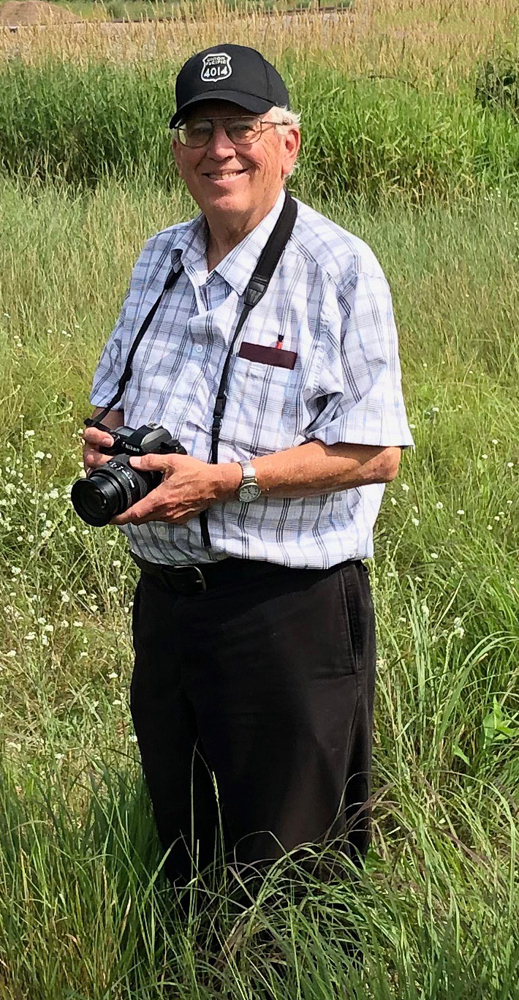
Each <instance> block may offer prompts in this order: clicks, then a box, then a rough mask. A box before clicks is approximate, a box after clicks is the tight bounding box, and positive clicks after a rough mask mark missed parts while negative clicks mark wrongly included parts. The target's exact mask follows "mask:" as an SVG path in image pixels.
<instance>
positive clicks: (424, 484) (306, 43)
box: [0, 0, 519, 1000]
mask: <svg viewBox="0 0 519 1000" xmlns="http://www.w3.org/2000/svg"><path fill="white" fill-rule="evenodd" d="M186 10H187V8H184V11H186ZM356 11H357V18H358V20H357V22H356V25H355V23H354V22H353V23H349V26H348V27H346V22H341V24H340V25H336V26H335V34H334V35H333V37H332V33H331V28H330V27H329V26H328V27H327V26H326V22H322V21H321V22H318V21H317V20H313V17H314V16H313V15H312V14H309V15H308V18H307V19H306V20H304V19H303V20H302V21H301V22H298V27H297V28H296V27H295V26H294V27H293V30H292V29H291V31H290V33H288V32H287V31H286V27H285V28H283V23H282V21H281V19H280V20H279V22H278V21H275V23H274V22H272V21H271V22H270V23H271V28H270V29H269V31H270V34H269V35H268V39H267V36H266V35H265V31H266V29H265V28H264V27H262V22H261V19H260V18H259V17H257V18H255V17H254V16H252V15H251V18H250V19H249V22H248V29H247V30H248V32H249V35H248V36H246V35H245V30H246V29H245V27H244V25H243V22H240V21H237V20H236V19H235V20H234V21H233V20H232V19H231V18H230V15H229V14H228V12H226V11H224V10H223V8H222V7H217V8H209V7H207V8H205V9H204V12H203V13H204V17H205V20H204V19H203V18H200V21H199V22H198V23H197V24H196V25H193V24H192V25H191V27H192V29H193V30H192V39H191V41H189V39H188V30H189V27H190V25H189V23H188V19H187V16H186V17H184V20H182V19H179V21H178V26H177V27H178V32H177V43H178V45H177V50H176V52H175V58H174V60H173V61H172V63H171V65H169V66H168V65H167V62H166V56H167V52H168V46H169V45H171V44H172V43H173V37H174V32H173V31H172V29H171V27H170V26H164V25H153V26H151V27H149V26H145V27H144V29H143V34H142V35H141V36H139V35H138V32H137V31H136V30H135V29H134V27H132V26H130V27H128V28H126V27H125V34H124V35H121V37H120V38H119V37H115V36H106V35H105V34H103V33H102V32H101V29H100V28H99V27H98V26H96V25H92V26H88V31H87V32H86V33H85V35H84V36H81V38H80V37H79V36H77V35H76V36H73V34H72V32H71V29H70V28H67V27H65V28H63V29H61V30H59V31H58V29H49V31H48V33H47V34H46V35H45V34H44V33H43V32H38V31H27V32H26V34H25V35H23V37H22V35H21V34H20V33H18V34H17V35H16V36H9V37H7V36H6V37H0V95H1V100H0V137H1V139H0V149H1V156H2V169H1V172H0V212H1V218H2V226H1V228H0V352H1V365H0V399H1V401H2V422H3V434H2V443H1V445H0V538H1V543H2V544H1V548H0V600H1V602H2V606H3V609H4V614H3V615H2V618H1V620H0V768H1V778H0V1000H173V998H175V1000H195V998H196V1000H216V998H220V997H222V996H223V997H229V998H239V1000H257V998H261V1000H263V998H265V1000H267V998H275V1000H287V998H290V1000H296V998H297V1000H339V998H341V1000H342V998H344V997H347V998H348V1000H349V998H356V1000H516V998H519V934H518V931H517V928H518V926H519V887H518V880H517V856H516V852H517V842H518V835H519V796H518V788H519V757H518V750H519V686H518V680H519V658H518V653H519V615H518V613H517V611H518V601H519V562H518V559H519V536H518V506H519V500H518V484H519V478H518V477H519V444H518V442H517V427H518V424H519V392H518V384H519V341H518V337H517V323H518V318H519V289H518V283H517V273H518V268H519V207H518V202H517V168H518V165H519V147H518V145H517V142H518V140H517V124H516V123H515V122H514V120H513V118H512V117H511V116H510V115H509V113H508V112H506V110H504V111H499V112H497V113H494V112H491V111H489V110H488V109H486V110H485V109H482V108H480V107H479V106H477V105H476V104H475V103H474V101H473V88H474V82H475V78H476V73H477V67H478V65H480V64H481V63H482V62H483V61H484V60H485V59H487V58H491V57H492V56H494V55H495V54H496V53H498V52H503V51H504V48H505V45H504V42H503V39H504V38H505V37H506V36H507V32H508V38H509V39H510V40H511V39H513V37H514V35H513V31H514V30H517V28H516V26H515V28H514V23H513V15H514V7H513V4H512V3H511V0H510V2H509V0H499V2H497V3H494V4H491V3H490V2H488V3H485V2H483V0H472V2H471V3H470V4H469V3H468V2H467V3H465V2H463V0H455V2H454V3H447V2H445V3H439V2H436V0H435V2H431V3H430V4H429V3H428V4H425V3H423V4H419V3H417V2H414V0H400V2H399V3H396V2H395V0H388V2H387V4H385V5H384V4H382V3H378V4H370V5H369V6H368V4H367V3H366V4H364V3H359V4H356ZM272 24H274V26H273V27H272ZM218 25H219V26H220V27H219V28H218V30H217V28H216V27H215V26H218ZM222 25H227V26H229V25H232V31H233V40H239V39H241V40H245V38H246V37H248V40H249V41H250V42H254V41H255V42H256V43H257V44H258V45H259V46H260V47H263V48H264V49H268V50H269V53H270V55H271V56H272V57H276V58H282V60H283V62H282V65H283V67H284V70H285V72H286V75H287V77H289V79H290V81H291V83H292V84H293V86H292V89H293V90H294V95H295V98H296V100H295V101H294V103H295V104H297V106H298V107H301V109H302V110H303V113H304V117H303V122H304V142H305V149H304V154H303V158H302V162H301V166H300V168H299V170H298V171H297V172H296V174H295V175H294V178H293V185H292V186H293V190H294V192H295V193H296V194H298V195H299V196H301V197H303V198H304V199H305V200H307V201H309V202H311V203H312V204H314V205H315V206H316V207H317V208H320V209H321V210H322V211H324V212H326V214H328V215H330V216H331V217H332V218H334V219H335V220H336V221H337V222H339V223H340V224H342V225H344V226H346V227H347V228H348V229H350V230H352V231H353V232H355V233H357V234H358V235H360V236H362V237H363V238H364V239H365V240H367V242H368V243H370V245H371V246H372V247H373V248H374V250H375V252H376V253H377V255H378V257H379V259H380V260H381V261H382V263H383V266H384V269H385V271H386V273H387V275H388V278H389V280H390V283H391V286H392V289H393V296H394V302H395V311H396V315H397V320H398V325H399V330H400V340H401V358H402V365H403V370H404V380H405V391H406V398H407V401H408V410H409V419H410V421H411V424H412V427H413V433H414V436H415V441H416V449H415V451H414V452H412V453H407V454H406V455H405V457H404V460H403V463H402V471H401V474H400V476H399V478H398V479H397V480H396V481H395V482H394V483H393V484H392V485H391V486H390V487H389V488H388V490H387V492H386V498H385V501H384V505H383V509H382V513H381V516H380V518H379V522H378V526H377V533H376V559H375V561H374V563H373V565H372V567H371V572H372V582H373V588H374V595H375V600H376V609H377V620H378V634H379V677H378V688H377V706H376V729H375V775H374V842H373V849H372V851H371V854H370V856H369V858H368V862H367V865H366V870H365V871H364V872H363V873H362V874H361V876H360V877H359V878H357V879H355V880H353V879H352V877H351V872H350V871H349V869H348V863H347V862H346V861H345V860H344V859H343V858H341V857H340V856H338V857H336V858H335V864H336V868H337V877H336V878H335V879H334V880H333V881H332V882H323V881H320V879H319V878H318V860H319V859H318V857H317V852H316V851H312V850H310V849H309V851H308V858H307V863H306V865H305V866H304V870H303V868H301V869H300V868H299V867H298V864H296V863H295V862H294V863H292V864H291V865H290V864H289V861H283V862H281V863H280V864H279V865H278V866H277V867H276V868H275V869H274V870H273V871H272V872H271V873H270V874H269V875H268V877H266V878H265V879H264V880H263V881H262V882H261V883H258V882H255V883H252V882H251V883H250V884H247V885H246V886H245V887H237V886H236V883H235V881H234V880H233V874H232V871H229V870H227V871H224V870H221V869H220V870H219V871H217V872H216V873H214V875H213V876H211V878H207V879H202V878H200V877H199V878H195V879H194V882H193V886H192V889H191V890H190V896H191V902H192V904H193V905H192V906H191V908H190V909H189V911H188V914H187V915H186V913H185V909H180V908H179V907H178V904H177V903H176V901H175V899H174V898H173V897H172V893H171V890H170V889H168V887H167V886H166V885H165V883H164V880H163V876H162V871H161V866H160V856H159V852H158V849H157V844H156V840H155V834H154V829H153V823H152V821H151V818H150V811H149V805H148V802H147V798H146V793H145V789H144V788H143V784H142V779H141V775H140V767H139V762H138V755H137V751H136V746H135V741H134V736H133V733H132V727H131V721H130V716H129V711H128V694H127V689H128V681H129V676H130V671H131V648H130V636H129V615H130V611H131V602H132V593H133V586H134V581H135V572H134V570H135V567H134V566H133V564H132V563H131V561H130V560H129V558H128V556H127V553H126V550H125V546H124V543H123V540H122V539H121V537H120V536H119V534H118V533H117V531H116V529H112V528H106V529H94V528H87V527H86V526H85V525H83V523H82V522H80V521H79V520H78V518H77V517H76V516H75V515H74V513H73V511H72V509H71V507H70V503H69V499H68V492H69V487H70V483H71V482H72V481H73V479H74V478H75V476H76V475H77V474H78V472H79V464H80V453H81V449H80V431H81V426H82V419H83V417H84V416H85V415H87V413H88V405H87V397H88V389H89V384H90V378H91V373H92V370H93V367H94V365H95V361H96V358H97V356H98V353H99V350H100V348H101V345H102V343H103V341H104V340H105V338H106V336H107V333H108V332H109V330H110V328H111V325H112V323H113V321H114V319H115V317H116V315H117V312H118V308H119V305H120V302H121V299H122V296H123V295H124V291H125V287H126V284H127V281H128V276H129V272H130V268H131V266H132V263H133V261H134V259H135V256H136V254H137V252H138V250H139V249H140V247H141V246H142V244H143V242H144V240H145V239H146V237H147V236H148V235H149V234H151V233H152V232H154V231H155V230H157V229H159V228H162V227H163V226H165V225H168V224H170V223H172V222H174V221H177V220H179V219H181V218H187V217H188V216H189V214H190V213H191V212H192V210H193V209H192V205H191V204H190V203H189V200H188V198H187V197H186V196H185V194H184V193H183V192H182V190H181V189H180V188H179V186H178V184H177V182H176V181H175V179H174V176H173V175H172V173H171V172H170V171H169V170H168V166H167V155H168V154H167V129H166V128H164V122H165V121H167V112H168V111H169V109H170V107H171V94H172V89H173V81H174V75H175V70H176V67H177V66H178V64H179V62H180V61H181V59H182V58H183V55H184V54H187V52H188V51H190V50H191V49H192V48H196V47H197V46H198V44H199V42H200V44H205V43H206V42H207V38H208V34H209V32H210V30H213V31H215V32H216V34H215V36H213V40H214V38H215V37H216V38H221V37H224V36H222V35H221V34H220V35H218V31H219V30H223V28H222ZM319 25H320V27H319ZM211 26H212V28H211ZM370 28H371V33H370V30H368V29H370ZM96 32H97V34H96ZM168 32H169V34H168ZM262 32H263V36H262ZM319 32H320V33H321V34H319V35H318V33H319ZM341 32H342V34H341ZM327 33H328V34H327ZM348 33H349V34H348ZM383 36H385V38H386V41H385V42H384V44H382V42H381V39H382V37H383ZM318 37H319V38H321V40H322V42H323V43H324V44H325V45H326V46H327V48H326V51H325V53H324V54H323V56H322V58H320V59H319V62H318V61H317V52H318V46H319V42H318ZM262 38H263V42H265V44H262ZM348 39H349V43H351V42H352V39H354V40H355V45H352V44H349V45H346V41H347V40H348ZM397 39H399V41H398V46H399V50H400V54H401V59H400V62H398V60H397ZM460 40H462V41H460ZM146 45H148V46H150V48H149V51H148V56H146ZM16 46H17V48H16ZM341 46H342V47H341ZM377 46H378V48H377ZM384 46H385V47H384ZM1 53H3V56H2V54H1ZM305 53H306V55H305ZM326 63H328V65H329V73H328V74H327V73H326V72H325V70H324V65H325V64H326ZM370 75H379V76H384V75H385V76H391V75H397V76H398V77H399V80H398V81H396V80H393V79H390V80H389V79H387V80H382V79H378V80H367V79H366V77H367V76H370ZM357 77H362V80H356V82H353V78H357ZM401 79H406V80H408V81H409V82H412V83H413V86H408V85H405V84H402V82H401ZM323 107H328V108H333V114H332V113H331V114H329V115H328V116H327V121H326V122H324V123H323V113H322V109H323ZM6 109H9V112H7V110H6ZM195 901H197V904H198V905H197V907H195V905H194V903H195ZM184 902H185V901H184ZM355 941H357V943H358V942H360V945H361V947H362V950H363V952H364V964H363V965H362V966H359V963H358V962H355V960H354V959H353V958H352V948H351V945H352V942H355ZM348 945H350V947H348Z"/></svg>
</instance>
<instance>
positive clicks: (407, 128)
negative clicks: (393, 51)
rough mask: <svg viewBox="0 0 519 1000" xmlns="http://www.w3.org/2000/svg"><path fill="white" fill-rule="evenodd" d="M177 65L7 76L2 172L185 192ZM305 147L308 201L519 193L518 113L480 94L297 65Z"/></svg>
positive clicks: (2, 93) (3, 73)
mask: <svg viewBox="0 0 519 1000" xmlns="http://www.w3.org/2000/svg"><path fill="white" fill-rule="evenodd" d="M177 70H178V66H177V65H176V64H174V63H173V62H169V63H160V62H149V63H137V64H119V65H117V64H112V65H110V64H107V63H103V62H99V61H97V62H92V64H91V65H89V66H85V67H76V66H75V65H74V63H72V62H61V63H60V62H54V63H52V62H49V63H48V64H46V65H43V66H32V65H27V64H25V63H23V62H22V61H21V60H18V59H13V60H12V61H10V62H6V63H4V64H3V65H2V67H1V68H0V171H2V172H3V173H4V174H8V175H16V176H18V177H19V178H23V179H26V180H27V179H30V178H40V179H53V180H56V179H63V180H64V181H66V182H67V183H69V184H72V185H74V186H84V185H87V186H93V185H95V184H97V183H99V181H100V180H102V179H103V178H106V177H107V176H115V177H117V178H119V179H129V178H131V177H135V176H136V175H138V174H140V173H142V174H144V175H145V176H146V177H147V179H148V180H149V181H150V182H153V183H157V184H160V185H164V186H166V187H168V188H174V187H175V185H176V178H175V174H174V170H173V168H172V163H171V155H170V148H169V130H168V127H167V125H168V121H169V118H170V115H171V112H172V109H173V107H174V80H175V75H176V72H177ZM281 70H282V71H283V72H284V74H285V76H286V79H287V82H288V84H289V88H290V92H291V95H292V102H293V106H294V107H295V108H296V109H298V110H300V111H301V112H302V116H303V134H304V139H305V141H304V144H303V152H302V156H301V160H300V163H299V166H298V170H297V173H296V176H295V179H294V185H295V188H296V190H297V191H298V192H301V193H302V194H303V195H304V196H306V194H307V193H311V194H312V196H315V194H316V193H318V194H320V195H321V196H322V197H330V198H335V199H338V198H341V197H344V195H345V194H354V195H362V196H364V197H369V198H371V199H376V198H380V197H381V196H387V195H391V194H393V193H399V192H400V193H406V194H408V195H411V196H412V197H414V198H415V199H416V200H418V201H421V200H423V199H424V198H425V197H427V196H429V195H434V196H439V197H446V196H453V195H457V194H460V195H463V196H465V197H468V196H472V194H474V193H477V192H481V190H484V189H487V188H488V189H492V188H496V187H499V188H507V189H509V190H511V191H516V190H517V187H518V179H519V132H518V130H517V126H516V123H515V122H514V120H513V118H512V117H511V116H510V115H509V114H508V113H507V112H506V110H498V111H490V110H488V109H485V108H483V107H481V106H480V105H479V104H476V103H475V101H474V100H473V97H472V94H471V93H470V92H468V91H467V92H458V93H456V94H447V93H441V92H434V91H430V90H428V91H426V92H420V91H417V90H416V89H414V87H413V86H410V85H407V84H406V81H405V80H403V81H397V80H395V81H392V82H391V81H387V80H386V81H379V80H371V81H370V80H362V79H351V78H349V77H348V76H346V75H345V74H343V73H341V72H339V71H337V70H333V69H331V68H320V67H319V66H318V65H317V64H316V63H315V62H303V61H302V60H301V58H300V57H298V58H296V57H295V56H293V57H292V58H291V57H290V55H289V54H287V55H286V56H285V59H284V64H282V65H281Z"/></svg>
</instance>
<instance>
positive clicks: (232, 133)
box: [177, 117, 281, 149]
mask: <svg viewBox="0 0 519 1000" xmlns="http://www.w3.org/2000/svg"><path fill="white" fill-rule="evenodd" d="M280 124H281V122H265V121H263V120H262V119H261V118H247V117H242V118H195V119H193V121H190V122H186V124H185V125H179V127H178V128H177V135H178V138H179V140H180V142H181V143H182V145H183V146H189V147H190V148H191V149H200V148H201V147H202V146H207V145H208V143H210V142H211V139H212V138H213V135H214V131H215V128H216V127H217V125H221V127H222V128H223V129H225V134H226V136H227V138H228V139H229V141H230V142H232V144H233V146H250V144H251V143H253V142H257V141H258V139H260V138H261V136H262V134H263V132H264V130H265V129H267V128H275V126H276V125H280Z"/></svg>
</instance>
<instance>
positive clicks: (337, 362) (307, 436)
mask: <svg viewBox="0 0 519 1000" xmlns="http://www.w3.org/2000/svg"><path fill="white" fill-rule="evenodd" d="M283 197H284V195H283V192H282V193H281V194H280V196H279V198H278V200H277V202H276V204H275V206H274V208H273V209H272V211H271V212H270V213H269V214H268V215H267V216H266V217H265V218H264V219H263V220H262V222H260V224H259V225H258V226H257V227H256V229H254V230H253V232H251V233H250V234H249V235H248V236H247V237H246V238H245V239H244V240H243V241H242V242H241V243H240V244H239V245H238V246H236V247H235V248H234V249H233V250H232V251H231V252H230V253H229V254H228V255H227V256H226V257H225V258H224V260H222V261H221V262H220V263H219V264H218V265H217V266H216V267H215V268H214V269H213V270H212V271H211V272H209V273H208V271H207V260H206V239H207V232H206V223H205V219H204V217H203V216H198V217H197V218H196V219H193V220H192V221H190V222H186V223H181V224H180V225H176V226H171V227H170V228H169V229H165V230H163V231H162V232H160V233H157V234H156V235H155V236H153V237H152V238H151V239H150V240H149V241H148V242H147V243H146V245H145V247H144V249H143V251H142V253H141V255H140V257H139V259H138V261H137V263H136V265H135V268H134V271H133V274H132V279H131V283H130V287H129V291H128V294H127V296H126V299H125V302H124V305H123V308H122V311H121V315H120V317H119V319H118V321H117V324H116V326H115V328H114V330H113V332H112V334H111V336H110V338H109V340H108V342H107V344H106V346H105V348H104V350H103V353H102V355H101V359H100V362H99V365H98V368H97V370H96V373H95V376H94V384H93V389H92V394H91V397H90V398H91V402H92V403H93V405H94V406H104V405H106V404H107V403H108V401H109V400H110V398H111V397H112V396H113V395H114V393H115V391H116V388H117V383H118V380H119V378H120V376H121V373H122V370H123V368H124V363H125V360H126V357H127V355H128V351H129V349H130V346H131V343H132V341H133V339H134V337H135V335H136V333H137V332H138V330H139V327H140V325H141V324H142V322H143V320H144V318H145V316H146V314H147V313H148V311H149V310H150V308H151V306H152V305H153V303H154V302H155V301H156V299H157V298H158V296H159V295H160V293H161V291H162V288H163V285H164V281H165V278H166V275H167V273H168V271H169V269H170V268H171V266H172V264H173V265H175V264H178V269H179V270H181V273H180V275H179V277H178V280H177V282H176V284H175V285H174V286H173V288H172V289H171V290H170V291H169V292H167V293H166V294H165V295H164V297H163V299H162V301H161V303H160V306H159V308H158V310H157V312H156V314H155V317H154V319H153V321H152V323H151V325H150V327H149V329H148V331H147V333H146V335H145V336H144V338H143V341H142V343H141V344H140V346H139V348H138V350H137V352H136V355H135V359H134V362H133V366H132V367H133V375H132V378H131V380H130V382H129V383H128V385H127V386H126V390H125V394H124V397H123V399H122V401H121V403H120V404H119V405H120V406H121V407H123V408H124V419H125V423H126V424H129V425H131V426H133V427H138V426H140V425H141V424H144V423H148V422H150V421H154V422H155V423H158V424H162V425H163V426H165V427H167V429H168V430H169V431H170V433H171V434H172V436H173V437H174V438H178V439H179V440H180V441H181V442H182V444H183V445H184V447H185V448H186V449H187V451H188V453H189V454H190V455H193V456H194V457H196V458H199V459H202V460H204V461H207V460H208V458H209V453H210V429H211V420H212V413H213V408H214V401H215V396H216V392H217V388H218V384H219V381H220V375H221V372H222V367H223V364H224V361H225V357H226V354H227V349H228V346H229V343H230V340H231V338H232V333H233V330H234V328H235V326H236V323H237V321H238V317H239V314H240V312H241V309H242V306H243V293H244V291H245V288H246V285H247V282H248V280H249V278H250V277H251V275H252V272H253V270H254V267H255V265H256V263H257V260H258V257H259V255H260V253H261V250H262V249H263V247H264V245H265V243H266V241H267V239H268V236H269V235H270V233H271V232H272V229H273V227H274V225H275V223H276V220H277V218H278V216H279V213H280V211H281V208H282V205H283ZM279 334H281V335H282V336H283V349H284V350H287V351H293V352H295V353H296V354H297V358H296V362H295V365H294V367H293V369H290V368H283V367H278V366H273V365H270V364H266V363H263V362H262V361H250V360H247V359H246V358H244V357H239V356H238V352H239V350H240V346H241V344H242V343H243V342H246V343H247V344H253V345H261V346H266V347H274V346H275V345H276V342H277V339H278V335H279ZM247 353H250V352H247ZM311 440H319V441H322V442H324V443H325V444H330V445H331V444H336V443H337V442H346V443H351V444H365V445H377V446H391V445H396V446H403V447H405V446H407V445H411V444H412V443H413V442H412V437H411V434H410V431H409V427H408V424H407V420H406V414H405V408H404V403H403V399H402V391H401V383H400V365H399V359H398V342H397V333H396V329H395V323H394V319H393V310H392V305H391V295H390V292H389V288H388V285H387V282H386V279H385V277H384V275H383V272H382V270H381V267H380V265H379V263H378V261H377V260H376V258H375V256H374V254H373V253H372V251H371V250H370V249H369V247H368V246H366V244H365V243H363V242H362V240H360V239H358V238H356V237H355V236H352V235H351V234H350V233H347V232H346V231H345V230H344V229H341V228H340V227H339V226H337V225H336V224H335V223H333V222H331V221H330V220H329V219H327V218H325V217H324V216H323V215H320V214H319V213H318V212H315V211H314V210H313V209H311V208H309V207H308V206H307V205H304V204H302V203H301V202H298V214H297V220H296V223H295V227H294V230H293V233H292V236H291V237H290V240H289V242H288V244H287V246H286V248H285V250H284V253H283V255H282V257H281V260H280V263H279V264H278V267H277V269H276V271H275V273H274V276H273V278H272V280H271V282H270V285H269V287H268V290H267V292H266V294H265V295H264V297H263V299H262V300H261V302H260V303H259V304H258V305H257V306H256V307H255V308H254V309H253V310H252V312H251V313H250V315H249V317H248V319H247V321H246V323H245V326H244V328H243V330H242V332H241V334H240V337H239V341H238V343H237V344H236V345H235V348H234V351H233V358H232V361H231V368H230V378H229V383H228V399H227V406H226V410H225V415H224V419H223V422H222V427H221V435H220V447H219V461H220V462H233V461H238V460H240V459H250V458H252V459H254V458H255V457H256V456H258V455H265V454H269V453H272V452H275V451H281V450H285V449H288V448H292V447H294V446H297V445H300V444H303V443H304V442H305V441H311ZM383 491H384V487H383V485H370V486H363V487H360V488H354V489H349V490H344V491H341V492H336V493H323V494H322V495H321V496H313V497H305V498H302V499H280V498H274V497H269V496H262V497H260V499H259V500H257V501H254V502H253V503H250V504H242V503H240V502H239V501H238V500H230V501H226V502H225V503H218V504H214V505H213V506H211V507H210V509H209V512H208V514H209V530H210V535H211V542H212V548H211V549H210V550H206V549H204V546H203V544H202V540H201V535H200V525H199V522H198V519H196V518H195V519H193V520H192V521H190V522H189V523H188V524H186V525H171V524H166V523H164V522H160V521H155V522H151V523H149V524H145V525H141V526H140V527H137V526H134V525H128V526H125V528H124V529H123V530H124V531H125V533H126V534H127V535H128V537H129V540H130V545H131V547H132V549H133V550H134V551H135V552H136V553H137V554H138V555H140V556H141V557H142V558H144V559H147V560H149V561H152V562H157V563H171V564H173V565H185V564H188V563H202V562H208V561H213V560H215V559H220V558H224V557H225V556H235V557H238V558H246V559H260V560H266V561H269V562H273V563H281V564H283V565H286V566H299V567H313V568H314V567H315V568H326V567H330V566H333V565H335V564H336V563H339V562H342V561H343V560H346V559H361V558H364V557H367V556H371V555H372V554H373V537H372V536H373V525H374V522H375V519H376V517H377V514H378V511H379V507H380V503H381V500H382V494H383Z"/></svg>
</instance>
